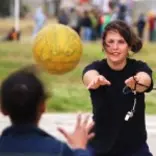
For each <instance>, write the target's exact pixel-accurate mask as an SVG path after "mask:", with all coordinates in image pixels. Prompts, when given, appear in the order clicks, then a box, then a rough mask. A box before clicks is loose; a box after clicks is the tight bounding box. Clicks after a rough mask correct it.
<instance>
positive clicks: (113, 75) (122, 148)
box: [83, 59, 153, 154]
mask: <svg viewBox="0 0 156 156" xmlns="http://www.w3.org/2000/svg"><path fill="white" fill-rule="evenodd" d="M93 69H95V70H97V71H98V72H99V73H100V75H103V76H104V77H105V78H106V79H107V80H109V81H110V82H111V85H110V86H100V87H99V88H98V89H95V90H93V89H90V90H89V92H90V98H91V102H92V107H93V120H94V121H95V127H94V129H93V131H94V132H95V134H96V136H95V138H94V139H93V140H91V142H90V145H91V146H93V148H94V149H95V150H96V152H98V153H103V154H104V153H105V154H108V153H118V154H119V153H122V152H123V153H128V152H129V151H131V152H133V151H135V150H137V149H138V148H139V147H140V146H141V145H142V144H143V143H144V142H145V141H146V139H147V135H146V127H145V95H144V93H137V95H136V96H137V104H136V111H135V113H134V116H133V117H132V118H131V119H130V120H129V121H125V120H124V118H125V115H126V114H127V112H128V111H130V110H131V109H132V107H133V101H134V94H133V93H132V92H130V93H128V94H123V88H124V87H125V83H124V82H125V80H126V79H128V78H129V77H131V76H134V75H136V73H138V72H141V71H143V72H146V73H148V74H149V75H150V76H151V79H152V70H151V69H150V68H149V67H148V65H147V64H146V63H144V62H142V61H138V60H134V59H127V64H126V66H125V67H124V69H122V70H120V71H115V70H112V69H111V68H110V67H109V66H108V64H107V61H106V59H103V60H100V61H95V62H93V63H91V64H90V65H88V66H86V67H85V69H84V70H83V75H84V74H85V73H86V72H87V71H89V70H93ZM152 88H153V81H152V83H151V86H150V88H149V89H148V90H146V92H149V91H151V90H152Z"/></svg>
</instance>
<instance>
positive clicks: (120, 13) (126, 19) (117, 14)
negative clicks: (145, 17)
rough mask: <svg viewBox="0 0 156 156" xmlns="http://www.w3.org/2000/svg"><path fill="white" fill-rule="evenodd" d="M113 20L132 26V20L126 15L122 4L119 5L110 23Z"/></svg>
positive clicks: (126, 12)
mask: <svg viewBox="0 0 156 156" xmlns="http://www.w3.org/2000/svg"><path fill="white" fill-rule="evenodd" d="M114 20H121V21H124V22H126V23H127V24H128V25H132V18H131V16H130V15H129V14H128V10H127V6H126V5H124V4H121V5H119V9H118V11H117V12H115V13H114V14H113V15H112V17H111V21H114Z"/></svg>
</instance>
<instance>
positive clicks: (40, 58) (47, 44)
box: [33, 24, 83, 75]
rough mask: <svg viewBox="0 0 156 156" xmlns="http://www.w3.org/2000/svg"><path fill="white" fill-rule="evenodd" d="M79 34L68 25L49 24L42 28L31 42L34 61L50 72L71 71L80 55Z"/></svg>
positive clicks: (57, 73) (80, 43) (81, 49)
mask: <svg viewBox="0 0 156 156" xmlns="http://www.w3.org/2000/svg"><path fill="white" fill-rule="evenodd" d="M82 51H83V48H82V42H81V39H80V37H79V35H78V34H77V33H76V32H75V31H74V30H73V29H72V28H70V27H68V26H65V25H62V24H51V25H47V26H45V27H44V28H42V29H41V30H40V31H39V32H38V34H37V35H36V37H35V39H34V43H33V56H34V59H35V61H36V63H37V64H38V65H39V66H40V67H41V68H43V69H44V70H46V71H47V72H48V73H50V74H56V75H59V74H64V73H67V72H70V71H72V70H73V69H74V68H75V67H76V66H77V65H78V63H79V61H80V58H81V55H82Z"/></svg>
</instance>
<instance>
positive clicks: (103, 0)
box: [0, 0, 156, 155]
mask: <svg viewBox="0 0 156 156" xmlns="http://www.w3.org/2000/svg"><path fill="white" fill-rule="evenodd" d="M115 19H120V20H124V21H125V22H127V23H128V24H129V25H130V26H131V27H132V28H133V29H134V30H135V32H136V33H137V35H138V36H139V37H140V38H141V39H142V41H143V43H144V45H143V48H142V50H141V52H140V53H137V54H135V55H130V57H132V58H136V59H140V60H143V61H146V62H147V63H148V64H149V66H150V67H151V68H152V70H153V78H154V82H155V81H156V43H155V42H156V0H0V81H2V80H3V79H4V78H5V77H6V76H7V75H8V74H9V73H10V72H12V71H14V70H16V69H17V68H19V67H21V66H25V65H27V64H30V63H34V59H33V55H32V43H33V42H32V41H33V39H34V37H35V35H36V34H37V33H38V31H39V30H40V29H42V28H43V27H44V26H45V25H47V24H49V23H62V24H65V25H68V26H70V27H71V28H73V29H74V30H75V31H76V32H77V33H78V34H79V35H80V37H81V39H82V42H83V55H82V57H81V60H80V63H79V64H78V66H77V67H76V68H75V69H74V70H73V71H71V72H69V73H66V74H64V75H62V76H57V75H49V74H47V73H43V75H42V76H43V80H44V82H45V84H46V85H47V89H48V91H49V92H50V93H52V94H53V97H52V98H49V100H48V101H47V107H48V108H47V111H48V112H53V113H54V112H57V113H58V112H61V113H62V112H66V113H67V112H68V113H69V112H77V111H81V112H91V103H90V98H89V93H88V91H87V90H86V89H85V87H84V85H83V84H82V80H81V75H82V70H83V68H84V67H85V66H86V65H87V64H89V63H91V62H92V61H94V60H96V59H102V58H103V57H105V55H104V53H103V52H102V46H101V35H102V32H103V31H104V30H105V26H106V25H107V24H108V23H109V22H110V21H112V20H115ZM71 82H72V84H71ZM146 103H147V104H146V113H147V129H148V133H149V142H150V147H151V148H152V151H153V153H154V154H155V155H156V150H155V143H156V115H155V114H156V91H152V92H150V93H148V94H147V96H146ZM1 119H2V118H1ZM59 119H60V120H59ZM70 119H72V117H69V120H70ZM57 120H59V121H57V123H58V122H60V123H61V120H62V121H64V116H63V117H62V118H61V116H60V115H58V116H57ZM48 121H50V122H51V119H48ZM66 122H67V120H66ZM4 123H6V122H0V127H1V128H2V127H3V126H4ZM67 123H68V122H67ZM50 125H51V123H50V124H49V122H47V125H46V127H47V128H48V126H50ZM52 126H53V125H52ZM52 129H53V127H52V128H51V130H52Z"/></svg>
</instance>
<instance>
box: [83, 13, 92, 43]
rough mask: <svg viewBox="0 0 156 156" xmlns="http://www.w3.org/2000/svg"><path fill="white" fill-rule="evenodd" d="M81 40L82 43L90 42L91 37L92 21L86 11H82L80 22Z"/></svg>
mask: <svg viewBox="0 0 156 156" xmlns="http://www.w3.org/2000/svg"><path fill="white" fill-rule="evenodd" d="M81 28H82V39H83V40H84V41H90V40H91V37H92V21H91V18H90V16H89V12H88V11H84V16H83V17H82V20H81Z"/></svg>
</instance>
